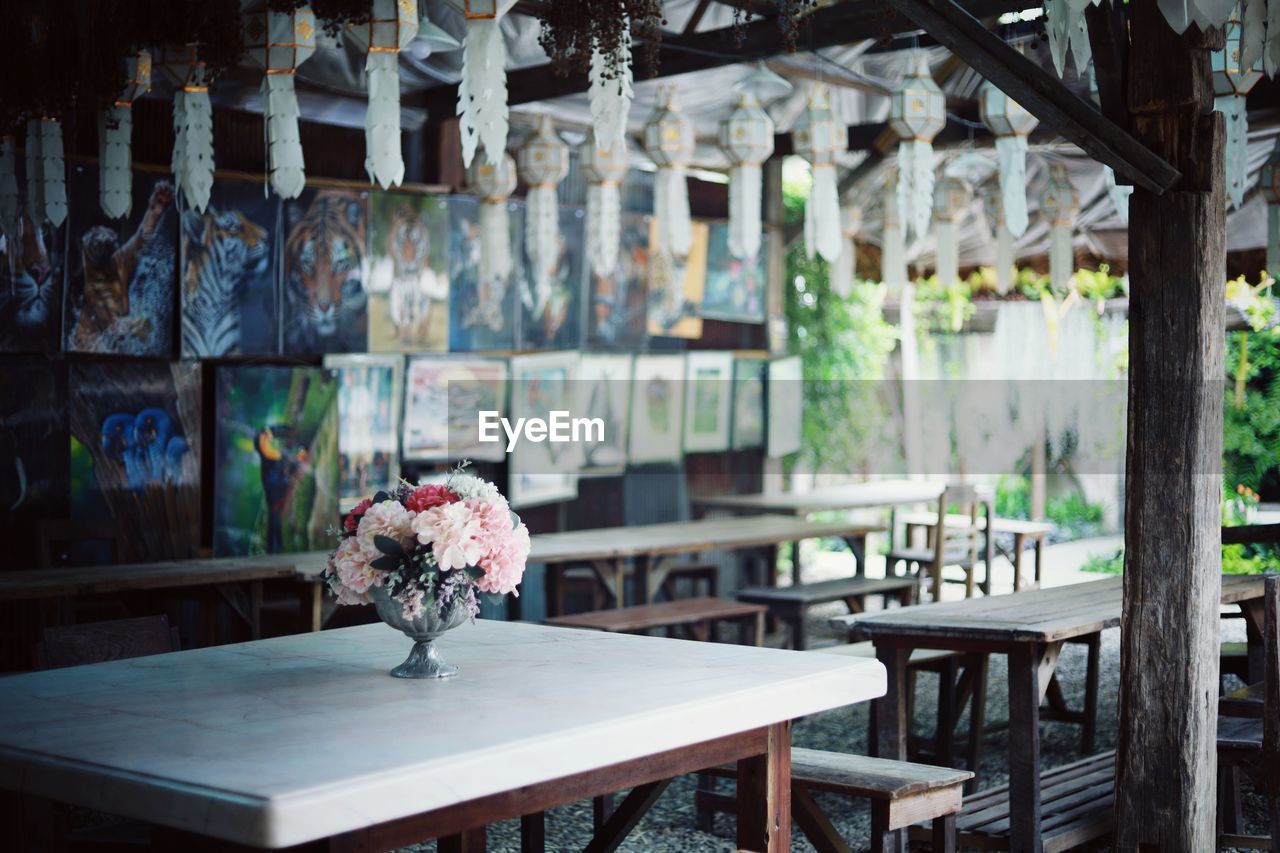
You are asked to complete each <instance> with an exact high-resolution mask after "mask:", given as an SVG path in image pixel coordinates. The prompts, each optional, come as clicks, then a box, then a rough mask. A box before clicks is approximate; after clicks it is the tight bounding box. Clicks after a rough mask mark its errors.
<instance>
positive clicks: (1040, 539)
mask: <svg viewBox="0 0 1280 853" xmlns="http://www.w3.org/2000/svg"><path fill="white" fill-rule="evenodd" d="M1034 547H1035V549H1036V588H1037V589H1039V588H1040V568H1041V565H1042V564H1043V563H1044V559H1043V558H1044V536H1043V535H1040V536H1037V537H1036V538H1035V546H1034Z"/></svg>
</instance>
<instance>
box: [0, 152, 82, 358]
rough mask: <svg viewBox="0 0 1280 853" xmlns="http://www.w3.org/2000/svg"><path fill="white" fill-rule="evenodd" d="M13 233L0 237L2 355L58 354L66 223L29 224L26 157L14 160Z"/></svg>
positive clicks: (30, 222)
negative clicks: (16, 198)
mask: <svg viewBox="0 0 1280 853" xmlns="http://www.w3.org/2000/svg"><path fill="white" fill-rule="evenodd" d="M16 159H17V161H18V163H17V172H18V175H17V179H18V187H19V188H20V190H19V191H20V192H22V193H23V194H24V197H22V198H21V199H20V206H19V208H18V211H17V214H18V217H17V231H16V233H15V234H14V235H13V239H12V240H10V239H8V238H7V237H5V236H4V235H2V234H0V352H56V351H57V350H58V349H59V348H60V347H61V346H62V274H63V265H64V262H65V261H66V255H67V250H66V240H67V223H66V222H64V223H63V224H62V226H61V227H59V228H54V227H53V225H52V224H51V223H50V222H49V221H48V220H45V221H43V222H40V223H36V222H33V221H32V219H31V214H30V213H29V212H28V211H27V207H26V204H25V188H26V179H25V177H24V174H23V171H24V169H23V165H24V164H23V160H24V158H22V157H18V158H16Z"/></svg>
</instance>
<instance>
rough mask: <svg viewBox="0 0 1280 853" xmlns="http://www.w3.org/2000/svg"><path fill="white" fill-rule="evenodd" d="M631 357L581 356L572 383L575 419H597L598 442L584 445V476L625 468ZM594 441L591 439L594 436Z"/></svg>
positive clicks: (609, 472) (605, 473) (628, 424)
mask: <svg viewBox="0 0 1280 853" xmlns="http://www.w3.org/2000/svg"><path fill="white" fill-rule="evenodd" d="M631 363H632V357H631V356H630V355H613V354H598V353H597V354H584V355H583V356H581V357H580V358H579V359H578V378H577V379H576V380H575V381H574V383H573V384H574V396H575V399H576V401H577V402H576V403H575V404H574V407H573V414H574V415H575V416H577V417H586V418H599V419H600V420H601V422H602V423H603V424H604V430H603V435H602V436H601V437H600V439H599V440H598V441H597V440H592V441H588V442H584V444H583V448H582V452H583V460H582V472H581V473H582V474H583V476H600V475H607V474H621V473H622V472H623V471H625V470H626V468H627V435H628V432H629V427H630V426H631V422H630V414H631V413H630V408H631ZM593 439H594V436H593Z"/></svg>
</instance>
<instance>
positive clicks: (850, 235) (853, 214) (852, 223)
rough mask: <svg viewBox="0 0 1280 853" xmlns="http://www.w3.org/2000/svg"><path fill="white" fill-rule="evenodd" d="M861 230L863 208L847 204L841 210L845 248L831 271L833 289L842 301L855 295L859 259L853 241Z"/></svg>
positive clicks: (841, 234) (841, 232) (842, 236)
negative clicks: (855, 268) (857, 260)
mask: <svg viewBox="0 0 1280 853" xmlns="http://www.w3.org/2000/svg"><path fill="white" fill-rule="evenodd" d="M860 230H862V208H860V207H855V206H854V205H852V204H846V205H845V206H844V207H842V208H840V236H841V238H842V239H843V240H844V248H842V249H841V250H840V257H839V258H836V262H835V266H834V267H833V268H832V271H831V289H832V290H834V291H835V292H836V295H837V296H839V297H840V298H841V299H848V298H849V294H851V293H853V279H854V272H855V270H854V266H855V261H856V258H857V250H856V247H855V246H854V242H853V241H854V238H855V237H857V236H858V232H859V231H860Z"/></svg>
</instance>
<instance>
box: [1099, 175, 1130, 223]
mask: <svg viewBox="0 0 1280 853" xmlns="http://www.w3.org/2000/svg"><path fill="white" fill-rule="evenodd" d="M1102 180H1103V182H1104V183H1105V184H1106V186H1107V198H1109V199H1111V204H1112V206H1113V207H1115V209H1116V216H1118V217H1120V221H1121V222H1123V223H1124V224H1125V225H1128V224H1129V196H1131V195H1133V186H1132V185H1131V184H1117V183H1116V173H1115V170H1113V169H1112V168H1111V167H1110V166H1103V167H1102Z"/></svg>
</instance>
